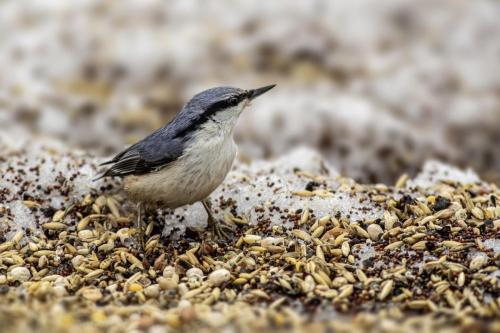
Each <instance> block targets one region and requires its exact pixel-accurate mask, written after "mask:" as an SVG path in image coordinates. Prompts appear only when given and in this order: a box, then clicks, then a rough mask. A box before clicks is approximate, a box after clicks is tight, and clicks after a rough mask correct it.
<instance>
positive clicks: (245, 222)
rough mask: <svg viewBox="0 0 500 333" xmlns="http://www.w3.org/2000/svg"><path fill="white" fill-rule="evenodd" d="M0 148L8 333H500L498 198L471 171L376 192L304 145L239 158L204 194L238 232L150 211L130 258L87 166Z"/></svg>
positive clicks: (117, 211)
mask: <svg viewBox="0 0 500 333" xmlns="http://www.w3.org/2000/svg"><path fill="white" fill-rule="evenodd" d="M9 147H10V148H9ZM2 148H3V150H4V151H6V152H7V153H6V156H7V158H4V159H2V160H1V163H0V173H1V177H2V186H1V190H0V195H1V205H0V214H1V219H2V229H1V230H2V235H3V236H2V239H1V243H0V322H2V325H1V330H3V331H9V332H13V331H18V332H28V331H33V332H35V331H36V332H49V331H50V332H66V331H74V332H94V331H110V332H123V331H146V332H154V333H156V332H158V333H159V332H166V331H195V330H196V331H202V332H203V331H205V332H219V331H221V330H222V331H228V332H232V331H239V332H255V331H290V330H295V331H306V330H312V329H314V330H318V331H328V328H331V329H334V330H336V331H340V332H356V331H359V332H366V331H369V330H373V331H394V332H411V331H415V332H417V331H418V332H422V331H436V330H438V329H439V330H443V331H445V330H448V331H463V332H465V331H471V330H476V331H477V330H484V331H488V330H490V331H495V330H497V331H498V330H500V321H499V318H500V270H499V268H498V266H499V256H500V244H499V243H500V240H499V237H498V232H499V228H500V191H499V190H498V188H497V187H496V186H495V185H493V184H488V183H485V182H482V181H481V180H480V179H479V178H478V177H477V175H475V174H474V173H473V172H472V171H461V170H458V169H455V168H452V167H450V166H446V165H443V164H440V163H437V162H429V163H427V164H426V166H425V168H424V170H423V171H422V172H421V173H420V174H419V175H418V176H417V177H416V178H414V179H407V178H406V177H404V176H403V177H401V179H400V180H399V181H398V183H397V184H396V185H395V186H386V185H361V184H357V183H355V182H354V181H353V180H351V179H347V178H342V177H340V176H338V174H337V173H336V172H335V170H334V169H332V168H331V167H330V166H329V165H328V164H327V163H326V162H325V161H323V160H322V158H321V157H320V156H319V155H318V154H317V153H315V152H314V151H310V150H307V149H301V150H298V151H296V152H294V153H292V154H290V155H287V156H285V157H283V158H281V159H280V160H277V161H274V162H258V163H254V164H252V165H249V166H247V165H243V164H241V163H240V162H238V163H237V165H236V166H235V167H234V169H233V171H232V172H231V173H230V175H229V176H228V178H227V180H226V182H225V183H224V184H223V186H222V187H221V188H220V189H218V190H217V191H216V193H214V195H213V196H212V201H213V203H214V206H215V209H216V212H217V216H218V217H219V218H220V219H222V220H225V221H226V223H229V224H232V225H233V227H234V229H235V233H234V237H232V238H231V239H229V240H226V241H222V240H215V239H214V238H213V237H212V236H211V235H210V234H209V233H206V232H197V231H196V230H201V231H203V227H204V221H205V218H206V216H205V215H204V213H203V211H202V208H201V207H198V206H197V205H193V206H191V207H188V208H183V209H178V210H176V211H175V212H170V211H164V212H162V211H158V212H152V213H150V214H148V220H147V230H146V235H147V236H146V238H147V239H146V243H145V247H144V249H141V248H140V246H139V243H138V241H137V229H136V228H135V226H134V223H133V219H134V212H133V209H132V208H131V207H130V204H129V203H127V200H126V199H125V198H124V197H123V196H122V194H121V192H120V190H119V182H98V183H92V182H90V179H91V178H92V176H93V174H94V173H95V165H96V163H97V160H96V159H95V158H92V157H91V156H88V155H85V154H81V153H78V152H73V153H69V152H67V150H66V149H65V148H64V147H61V146H54V145H50V144H49V145H37V144H33V145H31V146H30V147H29V148H27V147H18V148H15V149H14V148H12V146H11V145H9V144H7V143H5V142H4V143H3V146H2ZM191 229H193V230H191Z"/></svg>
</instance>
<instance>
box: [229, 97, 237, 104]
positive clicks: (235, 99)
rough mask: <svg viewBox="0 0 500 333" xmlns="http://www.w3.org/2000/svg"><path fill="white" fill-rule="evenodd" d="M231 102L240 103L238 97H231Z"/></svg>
mask: <svg viewBox="0 0 500 333" xmlns="http://www.w3.org/2000/svg"><path fill="white" fill-rule="evenodd" d="M229 104H231V105H236V104H238V99H237V98H236V97H231V98H230V99H229Z"/></svg>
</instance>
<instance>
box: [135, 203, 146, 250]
mask: <svg viewBox="0 0 500 333" xmlns="http://www.w3.org/2000/svg"><path fill="white" fill-rule="evenodd" d="M137 228H138V229H139V243H140V245H141V247H142V248H144V225H143V223H142V202H139V203H138V204H137Z"/></svg>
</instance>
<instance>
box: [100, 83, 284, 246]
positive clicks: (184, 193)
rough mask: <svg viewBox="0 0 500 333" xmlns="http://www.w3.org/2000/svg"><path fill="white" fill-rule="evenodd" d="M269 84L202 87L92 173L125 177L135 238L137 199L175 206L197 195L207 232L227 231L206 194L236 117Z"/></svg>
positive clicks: (225, 165) (229, 154)
mask: <svg viewBox="0 0 500 333" xmlns="http://www.w3.org/2000/svg"><path fill="white" fill-rule="evenodd" d="M274 86H275V85H270V86H265V87H262V88H258V89H250V90H243V89H238V88H231V87H217V88H212V89H208V90H205V91H203V92H201V93H199V94H197V95H195V96H194V97H193V98H192V99H191V100H190V101H189V102H188V103H187V104H186V105H184V107H183V108H182V110H181V111H180V112H179V113H178V114H177V115H176V116H175V117H174V118H173V119H172V120H171V121H170V122H169V123H167V124H166V125H165V126H164V127H162V128H160V129H158V130H157V131H155V132H154V133H152V134H151V135H149V136H147V137H146V138H144V139H142V140H141V141H139V142H137V143H136V144H134V145H132V146H130V147H129V148H127V149H125V150H124V151H122V152H120V153H119V154H118V155H116V156H115V157H114V158H113V159H111V160H110V161H107V162H105V163H103V164H102V165H106V164H112V165H111V166H110V167H109V168H108V169H107V170H106V171H105V172H104V173H103V174H102V175H101V176H100V177H99V178H98V179H100V178H103V177H115V176H118V177H125V178H124V190H125V192H126V193H127V195H128V196H129V198H130V199H131V200H132V201H134V202H135V203H137V221H138V226H139V230H141V238H142V230H143V229H142V216H141V214H142V213H141V210H142V207H143V205H146V206H147V207H151V206H153V207H167V208H177V207H180V206H184V205H187V204H192V203H195V202H198V201H201V202H202V203H203V207H205V210H206V211H207V214H208V226H209V227H210V228H211V230H212V232H214V233H216V235H217V236H219V237H222V236H224V237H225V236H227V233H226V231H228V227H227V226H223V225H220V224H219V223H218V222H217V221H216V219H215V218H214V216H213V214H212V211H211V208H210V201H209V199H208V197H209V195H210V193H212V192H213V191H214V190H215V189H216V188H217V186H219V185H220V184H221V183H222V181H223V180H224V178H225V177H226V175H227V173H228V172H229V170H230V168H231V165H232V164H233V161H234V158H235V156H236V151H237V147H236V144H235V143H234V140H233V130H234V126H235V125H236V121H237V120H238V117H239V116H240V114H241V113H242V111H243V109H244V108H245V107H247V106H248V105H249V104H250V102H251V101H252V100H253V99H254V98H256V97H258V96H260V95H262V94H264V93H265V92H267V91H269V90H270V89H272V88H273V87H274Z"/></svg>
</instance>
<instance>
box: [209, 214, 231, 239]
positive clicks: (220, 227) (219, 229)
mask: <svg viewBox="0 0 500 333" xmlns="http://www.w3.org/2000/svg"><path fill="white" fill-rule="evenodd" d="M209 220H210V218H209ZM208 225H209V227H210V231H211V232H212V234H213V235H214V236H216V237H217V238H218V239H230V238H231V236H232V235H233V233H234V229H233V228H232V227H231V226H230V225H228V224H227V223H224V222H219V221H215V220H213V221H208Z"/></svg>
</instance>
